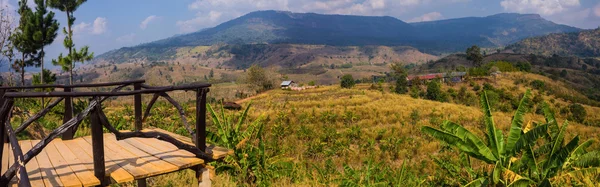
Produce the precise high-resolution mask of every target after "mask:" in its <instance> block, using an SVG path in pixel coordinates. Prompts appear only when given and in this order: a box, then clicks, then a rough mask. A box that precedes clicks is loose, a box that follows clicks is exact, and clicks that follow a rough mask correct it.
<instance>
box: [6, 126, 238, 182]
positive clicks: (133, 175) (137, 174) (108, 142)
mask: <svg viewBox="0 0 600 187" xmlns="http://www.w3.org/2000/svg"><path fill="white" fill-rule="evenodd" d="M144 131H159V132H162V133H167V134H169V135H170V136H172V137H174V138H177V139H178V140H180V141H183V142H185V143H188V144H192V143H191V139H190V138H187V137H184V136H180V135H177V134H174V133H171V132H168V131H164V130H161V129H146V130H144ZM38 142H39V140H22V141H19V144H20V145H21V148H22V149H23V152H24V153H25V152H27V151H29V149H31V147H33V146H35V145H36V144H37V143H38ZM207 146H208V148H207V151H209V153H213V157H214V158H223V157H225V156H226V155H228V154H232V153H233V152H232V151H230V150H228V149H225V148H220V147H216V146H213V145H207ZM10 148H11V147H10V146H9V145H8V144H6V143H5V144H4V150H6V151H4V152H3V154H2V168H1V169H2V172H4V171H6V169H7V168H8V165H9V164H10V163H13V162H14V159H13V155H12V151H10ZM104 155H105V157H104V158H105V161H106V175H107V177H110V179H111V182H112V183H123V182H129V181H133V180H135V179H143V178H147V177H152V176H156V175H160V174H165V173H169V172H173V171H177V170H182V169H186V168H190V167H192V166H196V165H199V164H203V163H204V160H202V159H199V158H196V157H195V155H194V154H192V153H190V152H188V151H185V150H183V149H178V148H177V147H176V146H174V145H172V144H170V143H168V142H164V141H161V140H158V139H154V138H129V139H126V140H121V141H117V140H116V138H115V136H114V135H113V134H111V133H107V134H104ZM92 158H93V156H92V144H91V137H90V136H87V137H80V138H76V139H73V140H64V141H63V140H61V139H55V140H53V141H52V142H51V143H50V144H48V146H47V147H45V148H44V149H43V151H42V152H40V154H38V155H37V156H36V157H35V158H33V159H32V160H31V161H29V162H28V163H27V164H26V169H27V173H28V174H29V179H30V181H31V185H32V186H96V185H99V184H100V180H98V179H97V178H96V177H95V176H94V164H93V159H92ZM13 179H14V178H13ZM16 185H17V184H16V181H14V180H13V181H11V186H16Z"/></svg>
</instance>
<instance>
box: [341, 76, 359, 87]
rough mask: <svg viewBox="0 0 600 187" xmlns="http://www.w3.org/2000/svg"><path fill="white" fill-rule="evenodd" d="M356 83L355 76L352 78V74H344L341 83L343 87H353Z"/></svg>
mask: <svg viewBox="0 0 600 187" xmlns="http://www.w3.org/2000/svg"><path fill="white" fill-rule="evenodd" d="M354 84H356V83H355V82H354V78H352V75H350V74H346V75H344V76H342V82H341V83H340V86H342V88H352V87H354Z"/></svg>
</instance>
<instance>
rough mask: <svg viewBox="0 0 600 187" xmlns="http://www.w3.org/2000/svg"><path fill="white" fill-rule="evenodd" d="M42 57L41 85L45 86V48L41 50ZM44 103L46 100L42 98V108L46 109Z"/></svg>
mask: <svg viewBox="0 0 600 187" xmlns="http://www.w3.org/2000/svg"><path fill="white" fill-rule="evenodd" d="M40 55H42V59H41V61H40V63H42V72H41V73H40V84H42V85H43V84H44V56H46V55H45V54H44V47H42V50H41V54H40ZM44 102H45V99H44V97H42V108H45V107H44V105H45V103H44Z"/></svg>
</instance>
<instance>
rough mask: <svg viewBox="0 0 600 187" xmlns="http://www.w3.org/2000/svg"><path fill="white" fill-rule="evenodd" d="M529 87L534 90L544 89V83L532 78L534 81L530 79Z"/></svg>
mask: <svg viewBox="0 0 600 187" xmlns="http://www.w3.org/2000/svg"><path fill="white" fill-rule="evenodd" d="M531 87H532V88H533V89H536V90H545V89H546V83H545V82H544V81H541V80H534V81H531Z"/></svg>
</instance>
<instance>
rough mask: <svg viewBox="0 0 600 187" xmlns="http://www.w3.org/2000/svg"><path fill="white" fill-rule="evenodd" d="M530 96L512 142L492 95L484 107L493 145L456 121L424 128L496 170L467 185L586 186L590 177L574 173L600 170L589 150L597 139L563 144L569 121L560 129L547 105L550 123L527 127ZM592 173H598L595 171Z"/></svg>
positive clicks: (513, 125)
mask: <svg viewBox="0 0 600 187" xmlns="http://www.w3.org/2000/svg"><path fill="white" fill-rule="evenodd" d="M529 97H530V92H529V90H528V91H527V92H526V93H525V95H524V96H523V99H522V100H521V102H520V103H519V106H518V109H517V111H515V115H514V116H513V120H512V122H511V127H510V130H509V132H508V135H507V136H506V139H505V138H504V135H503V133H502V131H501V130H498V129H496V127H495V124H494V120H493V118H492V111H491V107H490V105H489V97H488V96H487V92H486V91H484V92H483V94H482V95H481V105H482V108H483V111H484V123H485V126H486V133H485V135H486V137H487V144H486V143H483V140H482V139H480V138H479V137H477V136H475V135H474V134H473V133H472V132H470V131H469V130H467V129H465V128H464V127H462V126H460V125H458V124H455V123H453V122H450V121H445V122H444V123H443V124H442V125H441V129H439V130H438V129H434V128H432V127H428V126H424V127H423V128H422V131H423V132H424V133H425V134H428V135H430V136H432V137H434V138H436V139H438V140H440V141H442V142H445V143H447V144H448V145H450V146H452V147H454V148H457V149H458V150H460V151H461V152H462V153H464V154H467V155H469V156H470V157H473V158H476V159H479V160H481V161H484V162H485V163H487V164H488V165H490V166H493V169H491V171H488V172H489V173H488V175H487V176H486V177H481V178H477V179H475V180H473V181H472V182H469V183H467V184H466V186H484V185H483V184H487V183H489V184H493V185H501V186H512V185H519V186H530V185H535V186H550V185H551V182H550V181H558V180H564V179H565V178H575V179H577V180H579V181H582V182H583V183H586V182H587V181H586V180H585V178H584V179H583V180H581V179H582V178H581V177H579V176H577V177H573V175H571V173H574V172H581V170H580V169H581V168H576V166H584V167H585V168H586V171H587V169H588V168H589V169H594V170H598V169H600V162H598V161H600V158H594V159H592V160H588V159H589V158H592V157H593V156H592V155H596V154H597V153H596V152H588V151H587V150H586V148H587V147H589V145H590V144H591V141H587V142H585V143H583V144H578V141H579V137H578V136H576V137H575V138H573V139H572V140H571V141H569V142H568V143H567V144H566V145H564V146H563V142H564V137H565V133H566V127H567V123H566V122H565V123H564V125H563V126H562V127H560V128H559V127H558V124H557V122H556V119H555V118H554V114H553V113H552V111H551V110H550V109H549V108H548V106H547V105H545V108H544V114H545V117H546V124H543V125H535V126H533V127H531V126H530V125H529V124H528V125H527V127H526V126H524V114H525V112H526V111H527V106H528V102H529ZM544 138H545V140H547V142H546V143H541V145H536V144H540V141H538V139H544ZM536 148H537V149H536ZM573 163H577V164H573ZM574 166H575V167H574ZM588 174H592V175H594V174H593V173H590V172H588ZM551 179H552V180H551Z"/></svg>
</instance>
